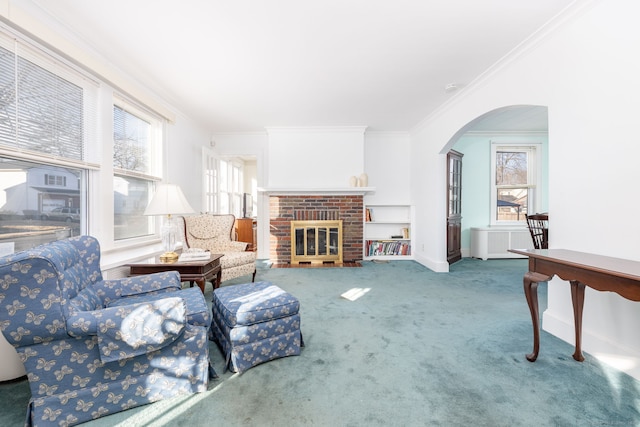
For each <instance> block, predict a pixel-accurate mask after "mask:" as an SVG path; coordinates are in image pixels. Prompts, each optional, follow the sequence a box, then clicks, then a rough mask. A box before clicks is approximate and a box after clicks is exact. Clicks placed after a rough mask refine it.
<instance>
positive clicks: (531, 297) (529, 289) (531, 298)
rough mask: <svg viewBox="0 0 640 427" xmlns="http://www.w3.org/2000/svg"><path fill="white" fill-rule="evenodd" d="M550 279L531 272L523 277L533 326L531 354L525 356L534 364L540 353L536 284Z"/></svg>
mask: <svg viewBox="0 0 640 427" xmlns="http://www.w3.org/2000/svg"><path fill="white" fill-rule="evenodd" d="M549 279H551V277H548V276H543V275H541V274H538V273H534V272H532V271H529V272H527V273H526V274H525V275H524V279H523V286H524V295H525V297H526V298H527V304H528V305H529V311H530V312H531V323H532V324H533V353H530V354H527V360H528V361H529V362H535V361H536V359H537V358H538V353H539V352H540V320H539V312H538V282H546V281H548V280H549Z"/></svg>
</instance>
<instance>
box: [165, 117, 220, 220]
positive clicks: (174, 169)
mask: <svg viewBox="0 0 640 427" xmlns="http://www.w3.org/2000/svg"><path fill="white" fill-rule="evenodd" d="M209 140H210V135H209V133H208V132H205V131H204V130H203V129H202V128H199V127H198V126H197V125H196V124H195V123H193V122H191V121H190V120H189V119H188V118H186V117H185V116H182V115H178V116H177V117H176V121H175V123H174V124H171V125H169V126H167V156H168V159H167V162H166V163H165V164H166V165H167V167H168V171H167V174H166V179H167V181H168V182H171V183H174V184H178V185H179V186H180V188H181V189H182V192H183V193H184V195H185V197H186V198H187V200H188V201H189V204H190V205H191V207H192V208H193V209H194V210H195V211H196V212H202V211H203V210H204V206H202V193H203V191H204V188H203V177H202V161H201V157H202V147H203V146H206V145H208V144H209Z"/></svg>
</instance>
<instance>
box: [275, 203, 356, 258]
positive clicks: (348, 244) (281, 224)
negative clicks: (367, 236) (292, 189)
mask: <svg viewBox="0 0 640 427" xmlns="http://www.w3.org/2000/svg"><path fill="white" fill-rule="evenodd" d="M363 210H364V199H363V196H362V195H335V196H333V195H322V196H312V195H309V196H305V195H293V196H289V195H279V196H276V195H272V196H270V197H269V230H270V233H269V234H270V242H269V248H270V249H269V257H270V259H271V261H272V262H274V263H288V262H290V261H291V221H293V220H324V219H328V220H338V219H341V220H342V257H343V260H344V261H345V262H351V261H357V260H361V259H362V235H363V225H362V219H363Z"/></svg>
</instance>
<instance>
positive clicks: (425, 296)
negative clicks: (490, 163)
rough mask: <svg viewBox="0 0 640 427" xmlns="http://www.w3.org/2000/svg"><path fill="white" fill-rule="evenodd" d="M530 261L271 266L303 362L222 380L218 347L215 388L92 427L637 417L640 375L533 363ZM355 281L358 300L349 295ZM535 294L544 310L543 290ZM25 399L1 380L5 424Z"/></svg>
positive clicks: (0, 416)
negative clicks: (294, 315) (438, 266)
mask: <svg viewBox="0 0 640 427" xmlns="http://www.w3.org/2000/svg"><path fill="white" fill-rule="evenodd" d="M526 267H527V263H526V261H525V260H488V261H480V260H474V259H463V260H462V261H460V262H458V263H456V264H454V265H453V266H452V268H451V272H450V273H448V274H445V273H434V272H431V271H430V270H428V269H426V268H424V267H423V266H421V265H419V264H417V263H415V262H412V261H395V262H390V263H382V264H376V263H371V262H364V263H363V267H362V268H319V269H268V268H261V269H260V270H259V271H258V275H257V280H269V281H271V282H273V283H274V284H277V285H278V286H280V287H282V288H283V289H285V290H287V291H288V292H290V293H292V294H293V295H295V296H297V297H298V298H299V299H300V302H301V310H300V312H301V318H302V333H303V336H304V341H305V344H306V347H305V348H304V349H303V350H302V354H301V355H300V356H297V357H289V358H284V359H279V360H275V361H272V362H269V363H266V364H263V365H259V366H257V367H254V368H252V369H250V370H249V371H247V372H245V373H244V374H242V375H236V374H232V373H230V372H226V373H224V374H223V373H222V371H223V365H224V360H223V358H222V355H221V354H220V353H219V351H218V349H217V347H216V346H215V345H214V344H212V345H211V360H212V361H213V363H214V366H215V368H216V370H217V371H218V373H219V374H220V378H219V379H217V380H213V381H211V383H210V386H209V391H207V392H205V393H200V394H196V395H190V396H186V397H181V398H175V399H169V400H165V401H162V402H158V403H156V404H153V405H147V406H144V407H140V408H136V409H132V410H129V411H126V412H122V413H119V414H115V415H111V416H109V417H105V418H102V419H99V420H96V421H92V422H90V423H87V424H85V425H87V426H89V425H90V426H92V427H95V426H114V425H122V426H125V425H126V426H164V425H167V426H217V425H220V426H595V425H609V426H611V425H615V426H632V425H640V411H639V408H640V401H639V398H640V392H639V391H640V382H638V381H636V380H634V379H632V378H631V377H629V376H627V375H625V374H623V373H621V372H619V371H616V370H614V369H612V368H610V367H607V366H606V365H602V364H600V363H599V362H598V361H597V360H595V359H594V358H593V357H591V356H590V355H589V354H588V353H586V354H585V357H586V360H585V361H584V362H583V363H579V362H576V361H574V360H573V359H572V357H571V354H572V353H573V347H572V346H571V345H569V344H567V343H565V342H563V341H561V340H559V339H557V338H555V337H553V336H551V335H549V334H547V333H545V332H543V333H542V335H541V351H540V356H539V358H538V361H537V362H535V363H530V362H528V361H527V360H526V359H525V357H524V355H525V353H528V352H530V351H531V349H532V330H531V320H530V316H529V310H528V308H527V304H526V301H525V298H524V294H523V291H522V275H523V274H524V272H525V270H526ZM240 282H241V281H237V280H236V281H232V282H227V283H225V285H226V286H228V285H231V284H233V283H240ZM209 286H210V285H209ZM352 288H361V289H362V292H361V294H362V296H361V297H360V298H358V299H356V300H355V301H349V300H347V299H344V298H341V297H340V295H341V294H343V293H344V292H346V291H348V290H350V289H352ZM367 289H369V290H368V291H366V290H367ZM567 292H569V288H568V287H567ZM539 294H540V306H541V312H542V311H543V310H544V308H545V306H546V285H545V284H541V285H540V287H539ZM206 298H207V300H210V299H211V288H210V287H208V288H207V293H206ZM28 399H29V388H28V385H27V383H26V381H19V382H15V383H5V384H1V385H0V405H1V407H2V410H1V411H0V425H1V426H14V425H15V426H17V425H22V423H23V421H24V416H25V413H26V406H27V401H28Z"/></svg>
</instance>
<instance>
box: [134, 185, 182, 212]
mask: <svg viewBox="0 0 640 427" xmlns="http://www.w3.org/2000/svg"><path fill="white" fill-rule="evenodd" d="M189 213H194V210H193V208H192V207H191V205H189V202H187V199H186V198H185V197H184V194H182V190H181V189H180V187H179V186H177V185H176V184H158V185H157V186H156V193H155V194H154V196H153V199H151V202H150V203H149V206H147V209H145V210H144V214H145V215H180V214H189Z"/></svg>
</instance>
